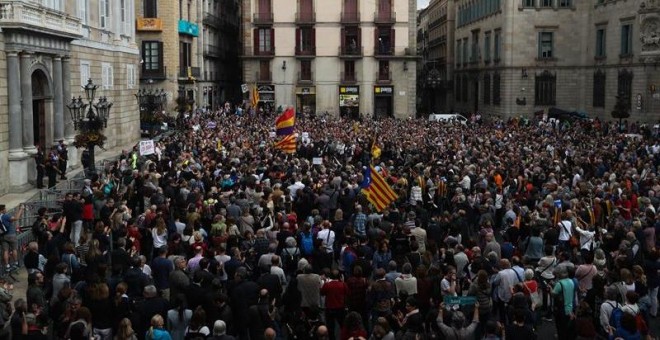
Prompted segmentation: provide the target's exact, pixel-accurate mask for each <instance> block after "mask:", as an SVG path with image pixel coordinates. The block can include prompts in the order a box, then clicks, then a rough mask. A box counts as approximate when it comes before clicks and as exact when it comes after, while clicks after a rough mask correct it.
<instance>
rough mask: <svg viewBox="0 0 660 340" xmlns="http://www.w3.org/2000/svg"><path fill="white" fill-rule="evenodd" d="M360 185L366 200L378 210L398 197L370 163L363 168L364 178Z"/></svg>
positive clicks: (381, 209)
mask: <svg viewBox="0 0 660 340" xmlns="http://www.w3.org/2000/svg"><path fill="white" fill-rule="evenodd" d="M360 186H361V187H362V193H363V194H364V195H365V196H366V197H367V200H369V202H371V204H372V205H373V206H374V207H375V208H376V210H378V211H379V212H381V211H383V209H385V208H386V207H387V206H388V205H390V204H391V203H392V202H394V201H395V200H396V199H397V198H398V196H397V195H396V194H395V193H394V190H392V188H391V187H390V185H389V184H387V182H386V181H385V179H383V177H382V176H381V175H380V174H379V173H378V171H377V170H376V169H375V168H374V167H373V166H372V165H371V166H369V167H368V168H366V169H365V170H364V180H363V181H362V184H361V185H360Z"/></svg>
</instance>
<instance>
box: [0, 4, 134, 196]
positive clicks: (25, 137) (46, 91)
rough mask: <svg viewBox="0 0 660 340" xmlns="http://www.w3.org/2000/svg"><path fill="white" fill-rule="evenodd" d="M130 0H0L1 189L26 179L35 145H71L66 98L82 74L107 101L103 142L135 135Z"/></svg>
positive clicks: (18, 186)
mask: <svg viewBox="0 0 660 340" xmlns="http://www.w3.org/2000/svg"><path fill="white" fill-rule="evenodd" d="M133 1H134V0H119V1H111V0H99V1H86V0H54V1H47V2H44V1H37V0H13V1H5V0H0V30H1V32H0V49H1V50H2V51H4V53H2V54H0V75H2V76H1V77H0V103H2V104H0V194H4V193H8V192H20V191H23V190H24V189H25V188H27V187H30V186H31V185H33V184H32V183H33V181H34V179H35V178H36V164H35V161H34V155H35V154H36V152H37V149H36V146H37V145H38V146H41V147H43V148H46V149H49V148H50V147H51V146H52V145H54V144H55V143H56V142H57V141H59V140H65V141H66V142H67V143H68V144H69V145H71V142H72V141H73V138H74V136H75V130H74V126H73V123H72V121H71V116H70V113H69V110H68V109H67V107H66V105H67V104H68V103H69V102H70V101H71V98H72V97H74V96H75V97H78V96H82V97H84V93H83V92H82V91H81V88H80V85H82V84H83V83H86V82H87V79H92V80H93V81H94V83H95V84H97V85H99V89H98V90H97V98H98V97H99V96H106V97H107V98H108V100H109V101H111V102H113V104H114V105H113V106H112V110H111V111H110V119H109V121H108V127H107V129H106V130H105V132H104V134H105V135H106V136H107V141H106V147H114V146H116V145H124V144H127V143H130V142H133V141H137V140H138V138H139V124H138V119H139V118H138V114H137V105H136V101H135V98H134V97H133V93H134V92H133V88H134V86H135V79H136V77H135V75H136V73H135V70H136V68H137V65H138V62H139V59H138V50H137V48H136V46H135V43H134V34H133V32H134V29H133V23H134V19H133V18H134V17H133V13H134V11H133V9H132V8H133V7H132V6H133V5H134V2H133ZM78 155H79V152H78V150H76V149H75V148H73V146H70V147H69V166H76V165H78V163H79V157H78Z"/></svg>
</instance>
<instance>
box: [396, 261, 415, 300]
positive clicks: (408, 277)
mask: <svg viewBox="0 0 660 340" xmlns="http://www.w3.org/2000/svg"><path fill="white" fill-rule="evenodd" d="M401 271H402V273H401V275H400V276H399V277H397V278H396V279H394V286H395V287H396V293H397V295H401V293H406V295H407V296H414V295H416V294H417V278H415V277H414V276H413V275H412V265H411V264H410V263H404V264H403V267H402V268H401Z"/></svg>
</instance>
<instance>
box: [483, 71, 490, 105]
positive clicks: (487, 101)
mask: <svg viewBox="0 0 660 340" xmlns="http://www.w3.org/2000/svg"><path fill="white" fill-rule="evenodd" d="M484 104H486V105H490V74H488V73H486V74H484Z"/></svg>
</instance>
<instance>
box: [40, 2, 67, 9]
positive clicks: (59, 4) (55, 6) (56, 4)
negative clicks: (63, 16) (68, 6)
mask: <svg viewBox="0 0 660 340" xmlns="http://www.w3.org/2000/svg"><path fill="white" fill-rule="evenodd" d="M43 4H44V6H45V7H48V8H50V9H54V10H56V11H64V4H63V3H62V0H43Z"/></svg>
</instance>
